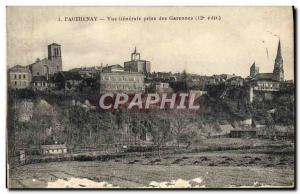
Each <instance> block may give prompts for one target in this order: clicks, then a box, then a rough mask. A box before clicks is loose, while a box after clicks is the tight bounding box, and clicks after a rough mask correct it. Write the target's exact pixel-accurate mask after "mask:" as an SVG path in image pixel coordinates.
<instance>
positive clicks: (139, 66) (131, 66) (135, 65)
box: [124, 48, 151, 73]
mask: <svg viewBox="0 0 300 194" xmlns="http://www.w3.org/2000/svg"><path fill="white" fill-rule="evenodd" d="M124 70H125V71H130V72H141V73H150V71H151V65H150V61H146V60H141V55H140V53H138V52H137V51H136V48H135V49H134V52H133V53H131V61H127V62H124Z"/></svg>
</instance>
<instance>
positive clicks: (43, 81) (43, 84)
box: [32, 76, 56, 90]
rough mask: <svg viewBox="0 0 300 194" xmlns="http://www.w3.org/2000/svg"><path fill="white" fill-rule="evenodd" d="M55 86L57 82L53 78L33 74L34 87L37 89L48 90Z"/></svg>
mask: <svg viewBox="0 0 300 194" xmlns="http://www.w3.org/2000/svg"><path fill="white" fill-rule="evenodd" d="M54 87H56V84H55V82H54V80H53V78H50V79H47V78H46V76H33V78H32V88H33V89H35V90H46V89H48V88H54Z"/></svg>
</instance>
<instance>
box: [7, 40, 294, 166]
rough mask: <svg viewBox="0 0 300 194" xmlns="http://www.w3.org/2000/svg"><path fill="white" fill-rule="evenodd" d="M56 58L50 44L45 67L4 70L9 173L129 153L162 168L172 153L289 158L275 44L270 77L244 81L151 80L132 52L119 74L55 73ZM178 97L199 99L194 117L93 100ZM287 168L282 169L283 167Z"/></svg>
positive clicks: (111, 70) (101, 70)
mask: <svg viewBox="0 0 300 194" xmlns="http://www.w3.org/2000/svg"><path fill="white" fill-rule="evenodd" d="M62 56H63V55H62V50H61V45H59V44H57V43H52V44H50V45H48V58H44V59H37V60H36V61H35V62H34V63H32V64H29V65H27V66H21V65H16V66H13V67H11V68H9V69H8V107H9V108H8V118H9V119H8V125H7V127H8V148H9V149H8V160H9V163H10V165H11V166H18V165H23V164H29V163H33V162H47V161H58V160H59V161H61V160H106V159H107V158H106V157H108V156H109V157H110V158H114V157H125V156H126V157H127V155H126V154H128V153H135V154H137V153H143V154H145V153H151V154H154V155H153V157H158V159H156V160H157V161H156V163H160V162H162V157H163V156H165V155H168V154H170V153H173V152H174V153H177V152H181V153H190V152H199V151H200V152H201V151H208V150H231V149H269V146H275V147H276V148H278V150H277V151H279V152H283V153H290V152H289V151H288V152H286V150H290V149H292V147H291V144H290V143H291V142H293V139H294V83H293V80H285V78H284V62H283V58H282V55H281V43H280V41H279V43H278V48H277V54H276V57H275V60H274V70H273V72H271V73H261V72H260V71H259V66H258V64H256V63H255V62H254V63H253V64H252V65H251V66H250V67H249V70H250V71H249V76H247V77H246V78H243V77H241V76H238V75H230V74H221V75H213V76H202V75H197V74H191V73H188V72H186V71H183V72H181V73H171V72H157V71H155V70H153V69H151V62H150V61H147V60H143V59H142V58H141V55H140V53H139V52H138V51H137V49H136V48H135V49H134V51H133V52H132V53H131V58H130V60H129V61H125V62H124V65H119V64H116V65H101V66H92V67H78V68H73V69H71V70H69V71H64V70H63V62H62V61H63V60H62ZM183 92H184V93H188V94H194V95H195V96H197V98H196V101H197V103H198V104H199V105H200V109H197V110H172V111H170V110H167V109H161V108H159V105H158V106H157V108H155V106H154V108H153V109H152V110H151V111H149V110H144V111H138V112H135V111H129V110H126V109H125V110H124V109H117V110H115V111H113V112H105V111H102V110H100V109H99V104H98V103H99V97H100V96H101V95H103V94H106V93H126V94H137V93H138V94H143V95H144V94H150V93H155V94H158V95H159V96H161V95H164V94H172V93H183ZM236 141H238V142H239V143H236ZM262 146H263V148H262ZM137 155H139V154H137ZM53 157H54V158H53ZM282 157H286V156H285V155H282ZM287 157H290V155H288V156H287ZM128 160H130V158H129V159H128ZM135 160H137V161H139V159H135ZM126 161H127V159H126ZM241 161H242V160H241ZM274 161H275V160H274ZM276 161H277V159H276ZM131 162H132V161H129V163H131ZM150 162H151V161H150ZM174 162H175V161H174ZM179 162H180V161H179ZM179 162H178V163H179ZM289 162H293V160H290V159H289ZM156 163H155V164H156ZM242 163H243V162H242ZM172 164H173V163H172ZM176 164H177V163H176ZM201 164H202V163H201ZM224 164H225V163H224ZM224 164H223V163H222V164H221V163H220V164H217V163H212V162H211V163H203V164H202V165H208V166H210V165H221V166H222V165H224ZM226 165H227V163H226ZM234 165H237V164H234ZM239 165H242V164H239ZM257 165H275V166H276V165H277V164H261V163H257ZM287 165H290V163H285V164H284V165H283V166H287Z"/></svg>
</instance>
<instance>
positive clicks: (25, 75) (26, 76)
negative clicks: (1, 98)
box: [8, 65, 31, 89]
mask: <svg viewBox="0 0 300 194" xmlns="http://www.w3.org/2000/svg"><path fill="white" fill-rule="evenodd" d="M30 82H31V72H30V70H29V68H28V67H24V66H21V65H16V66H14V67H12V68H10V69H9V70H8V86H9V87H10V88H13V89H23V88H27V87H29V86H30Z"/></svg>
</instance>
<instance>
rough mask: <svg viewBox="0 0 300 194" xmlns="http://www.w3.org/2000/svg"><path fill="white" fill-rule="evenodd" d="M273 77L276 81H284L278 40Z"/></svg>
mask: <svg viewBox="0 0 300 194" xmlns="http://www.w3.org/2000/svg"><path fill="white" fill-rule="evenodd" d="M273 77H274V79H275V80H277V81H284V71H283V58H282V55H281V44H280V39H279V42H278V48H277V55H276V58H275V63H274V70H273Z"/></svg>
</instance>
